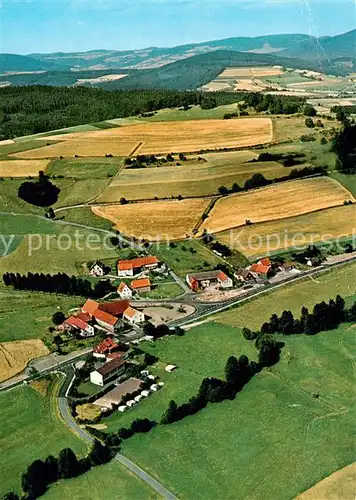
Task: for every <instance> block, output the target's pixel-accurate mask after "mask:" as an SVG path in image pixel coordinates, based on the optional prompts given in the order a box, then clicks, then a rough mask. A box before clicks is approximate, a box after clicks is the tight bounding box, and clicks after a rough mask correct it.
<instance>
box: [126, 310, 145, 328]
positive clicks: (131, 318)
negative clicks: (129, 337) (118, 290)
mask: <svg viewBox="0 0 356 500" xmlns="http://www.w3.org/2000/svg"><path fill="white" fill-rule="evenodd" d="M123 317H124V320H126V321H127V322H128V323H129V324H130V325H137V324H139V323H143V322H144V321H145V315H144V314H143V312H141V311H138V310H137V309H134V308H133V307H128V308H127V309H126V311H125V312H124V315H123Z"/></svg>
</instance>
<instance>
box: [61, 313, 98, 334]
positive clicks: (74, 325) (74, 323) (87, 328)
mask: <svg viewBox="0 0 356 500" xmlns="http://www.w3.org/2000/svg"><path fill="white" fill-rule="evenodd" d="M90 320H91V317H90V316H89V315H86V314H79V315H78V316H69V318H67V319H66V320H65V321H64V322H63V323H62V325H61V326H60V328H59V329H60V330H67V331H70V332H73V333H74V332H79V335H80V337H93V336H94V335H95V330H94V327H93V326H92V325H91V324H89V321H90Z"/></svg>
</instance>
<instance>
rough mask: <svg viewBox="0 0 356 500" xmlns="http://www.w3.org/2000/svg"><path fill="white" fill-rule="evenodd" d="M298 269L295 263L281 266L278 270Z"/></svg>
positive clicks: (286, 263)
mask: <svg viewBox="0 0 356 500" xmlns="http://www.w3.org/2000/svg"><path fill="white" fill-rule="evenodd" d="M295 268H296V264H295V262H285V263H284V264H281V265H280V266H279V267H278V269H279V270H280V271H292V269H295Z"/></svg>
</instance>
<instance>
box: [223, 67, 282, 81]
mask: <svg viewBox="0 0 356 500" xmlns="http://www.w3.org/2000/svg"><path fill="white" fill-rule="evenodd" d="M281 74H283V71H282V69H281V68H280V67H279V66H276V67H273V66H256V67H251V68H249V67H240V68H238V67H237V68H226V69H225V70H224V71H223V72H222V73H220V75H219V76H218V78H251V77H257V78H260V77H262V76H274V75H281Z"/></svg>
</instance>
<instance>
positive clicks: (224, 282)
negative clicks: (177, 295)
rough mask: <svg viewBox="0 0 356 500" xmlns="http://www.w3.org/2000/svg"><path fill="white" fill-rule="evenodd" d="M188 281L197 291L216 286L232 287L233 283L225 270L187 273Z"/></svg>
mask: <svg viewBox="0 0 356 500" xmlns="http://www.w3.org/2000/svg"><path fill="white" fill-rule="evenodd" d="M186 281H187V283H188V285H189V286H190V288H191V289H192V290H194V291H195V292H196V291H198V290H204V289H206V288H209V287H214V288H222V289H225V288H231V287H232V285H233V282H232V279H231V278H229V276H227V274H225V273H224V272H223V271H219V270H217V271H204V272H201V273H195V274H187V276H186Z"/></svg>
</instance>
